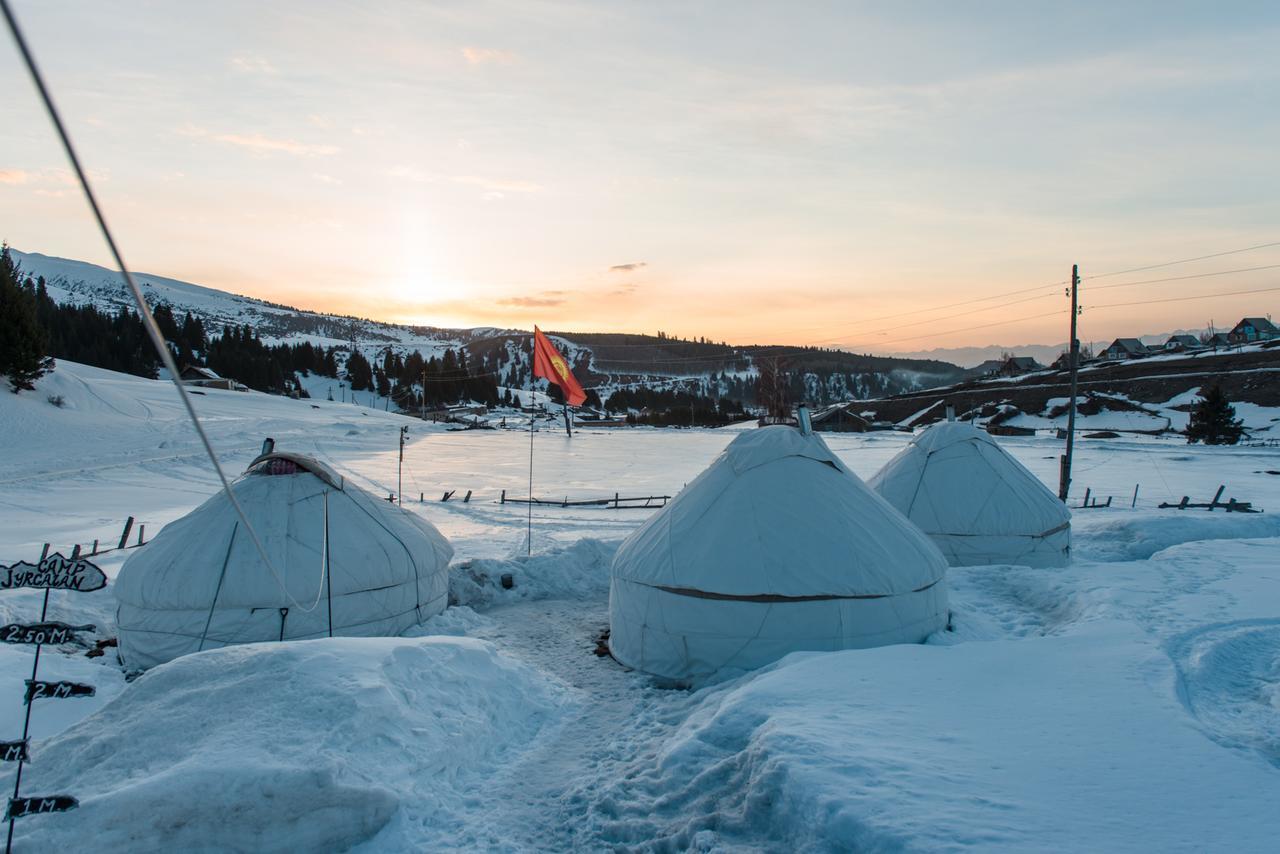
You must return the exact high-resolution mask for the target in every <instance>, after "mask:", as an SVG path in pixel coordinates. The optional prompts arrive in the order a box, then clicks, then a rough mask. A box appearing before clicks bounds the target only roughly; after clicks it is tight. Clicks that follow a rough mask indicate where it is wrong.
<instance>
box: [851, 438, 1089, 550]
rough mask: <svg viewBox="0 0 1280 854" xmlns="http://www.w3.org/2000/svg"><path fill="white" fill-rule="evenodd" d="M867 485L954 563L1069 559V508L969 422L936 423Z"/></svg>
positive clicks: (994, 441)
mask: <svg viewBox="0 0 1280 854" xmlns="http://www.w3.org/2000/svg"><path fill="white" fill-rule="evenodd" d="M867 485H868V486H870V487H871V488H872V489H874V490H875V491H876V492H877V493H879V494H880V495H881V496H882V497H883V498H884V499H885V500H886V501H888V502H889V503H890V504H892V505H893V506H894V507H896V508H897V509H898V510H899V511H901V512H902V514H903V515H905V516H906V517H907V518H908V519H910V520H911V521H912V522H914V523H915V524H916V525H918V526H919V527H920V529H921V530H923V531H924V532H925V533H926V534H928V535H929V536H930V537H931V538H933V541H934V542H935V543H937V544H938V548H940V549H942V553H943V554H944V555H946V557H947V561H948V562H949V563H950V564H951V565H952V566H978V565H983V564H994V563H1003V564H1021V565H1024V566H1063V565H1065V564H1066V563H1067V561H1068V560H1069V559H1070V549H1071V511H1069V510H1067V508H1066V507H1065V506H1064V505H1063V503H1062V502H1061V501H1059V500H1058V498H1057V496H1055V495H1054V494H1053V493H1051V492H1050V491H1049V490H1048V488H1047V487H1046V486H1045V485H1044V484H1043V483H1041V482H1040V480H1039V479H1038V478H1037V477H1036V476H1035V475H1033V474H1032V473H1031V472H1029V471H1027V469H1026V468H1025V467H1024V466H1023V465H1022V463H1020V462H1018V461H1017V460H1015V459H1014V458H1013V457H1012V456H1011V455H1010V454H1009V453H1008V452H1007V451H1005V450H1004V449H1003V448H1001V447H1000V445H999V444H997V442H996V440H995V439H993V438H992V437H991V436H990V435H988V434H987V433H986V432H985V431H983V430H979V429H978V428H976V427H974V426H972V425H971V424H964V423H961V422H958V421H957V422H942V423H940V424H935V425H934V426H932V427H930V428H929V429H927V430H925V431H924V432H923V433H921V434H920V435H919V436H917V437H916V438H915V439H914V440H912V442H911V444H910V445H908V446H907V447H906V448H904V449H903V450H902V451H901V452H900V453H899V454H898V455H897V456H896V457H894V458H893V459H892V460H890V461H889V462H888V463H887V464H886V465H885V467H884V468H882V469H881V470H880V471H879V472H878V473H877V474H876V475H875V476H874V477H872V478H871V480H869V481H868V482H867Z"/></svg>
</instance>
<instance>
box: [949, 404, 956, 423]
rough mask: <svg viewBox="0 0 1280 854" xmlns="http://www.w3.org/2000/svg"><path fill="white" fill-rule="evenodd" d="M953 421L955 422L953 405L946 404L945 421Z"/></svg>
mask: <svg viewBox="0 0 1280 854" xmlns="http://www.w3.org/2000/svg"><path fill="white" fill-rule="evenodd" d="M955 420H956V408H955V405H954V404H951V403H948V404H947V421H955Z"/></svg>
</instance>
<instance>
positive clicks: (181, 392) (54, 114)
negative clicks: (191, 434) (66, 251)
mask: <svg viewBox="0 0 1280 854" xmlns="http://www.w3.org/2000/svg"><path fill="white" fill-rule="evenodd" d="M0 11H3V13H4V18H5V21H6V23H8V25H9V32H10V34H11V35H12V36H13V40H14V43H15V44H16V45H17V46H18V52H19V53H20V54H22V59H23V62H24V63H25V64H26V67H27V73H28V74H29V75H30V77H31V81H32V83H34V84H35V87H36V91H37V93H38V94H39V95H40V100H41V101H42V102H43V103H44V108H45V112H46V113H47V114H48V115H49V121H50V122H51V123H52V124H53V129H54V131H55V132H56V133H57V135H58V140H59V141H60V142H61V143H62V150H63V152H64V153H65V154H66V155H67V160H68V161H69V162H70V164H71V168H72V170H73V171H74V172H75V176H76V180H77V182H78V183H79V184H80V189H81V190H82V191H83V192H84V197H85V201H87V202H88V204H89V209H90V211H91V212H92V213H93V218H94V220H96V222H97V224H98V230H99V231H100V232H102V237H103V240H104V241H106V244H107V248H108V249H109V250H110V252H111V257H112V258H113V259H114V260H115V262H116V266H117V267H119V268H120V275H121V277H122V278H123V279H124V282H125V285H127V286H128V289H129V292H130V293H131V294H132V295H133V300H134V302H135V303H137V306H138V315H139V317H140V318H141V319H142V325H143V327H144V328H145V329H146V330H147V337H148V338H150V339H151V345H152V346H153V347H154V348H155V351H156V353H157V355H159V357H160V364H162V365H163V366H164V368H165V370H167V371H168V372H169V379H170V380H171V381H172V382H173V385H174V388H176V389H177V390H178V398H179V399H180V400H181V401H182V406H183V409H185V410H186V413H187V418H188V419H189V420H190V421H191V424H192V426H193V427H194V428H195V431H196V435H197V436H198V437H199V438H200V444H202V445H203V446H204V450H205V454H207V455H208V457H209V462H210V463H212V464H213V470H214V472H215V473H216V474H217V475H218V480H219V481H220V482H221V483H222V490H223V492H224V493H226V496H227V500H228V501H230V502H231V506H232V508H233V509H234V510H235V512H236V516H237V517H238V518H239V519H240V521H241V522H242V523H243V524H244V526H245V529H246V530H247V531H248V532H249V537H250V539H252V540H253V545H254V547H255V548H256V549H257V550H258V555H259V556H260V557H261V558H262V561H263V563H265V564H266V565H267V569H268V570H270V571H271V574H272V575H273V576H274V577H275V579H276V583H277V584H279V585H280V589H281V591H282V592H283V593H284V595H285V597H286V598H288V599H289V600H290V601H292V600H293V597H292V596H290V595H289V589H288V587H286V586H285V583H284V579H283V578H281V577H280V573H278V572H277V571H276V568H275V565H274V564H272V562H271V559H270V558H269V557H267V549H266V547H265V546H264V545H263V544H262V540H261V538H260V537H259V536H258V532H257V531H255V530H254V528H253V524H252V523H251V522H250V521H249V517H248V516H247V515H246V514H245V512H244V508H242V507H241V506H240V502H239V501H237V500H236V496H235V493H233V492H232V491H231V481H230V480H228V479H227V475H226V472H224V471H223V470H222V464H221V463H219V462H218V455H217V454H216V453H215V452H214V450H213V443H212V442H211V441H210V440H209V435H208V434H207V433H206V432H205V430H204V425H203V424H201V423H200V418H199V416H197V415H196V410H195V406H194V405H193V404H192V402H191V396H190V395H189V394H187V389H186V387H185V386H183V384H182V379H181V376H180V372H179V371H178V365H177V363H176V362H175V361H174V359H173V353H171V352H170V351H169V347H168V345H167V344H166V343H165V340H164V334H163V333H161V331H160V327H159V326H158V325H157V324H156V319H155V316H154V315H153V314H152V313H151V307H150V306H149V305H148V304H147V299H146V297H145V296H144V295H143V293H142V289H141V288H140V287H139V286H138V283H137V281H136V280H135V279H134V277H133V273H132V272H130V271H129V267H128V266H127V265H126V264H125V263H124V256H123V255H122V254H121V252H120V247H119V246H117V245H116V239H115V236H114V235H113V234H112V232H111V228H110V227H109V226H108V225H107V219H106V215H105V214H104V213H103V212H102V208H101V207H100V206H99V204H98V197H97V196H96V195H95V194H94V192H93V187H92V186H91V185H90V184H89V177H88V175H87V174H86V173H85V170H84V167H83V166H82V165H81V163H80V156H79V155H78V154H76V150H75V146H74V145H72V144H71V136H70V134H69V133H68V132H67V128H66V125H64V124H63V122H62V116H61V114H60V113H59V112H58V108H57V107H56V106H55V105H54V103H53V95H52V94H51V93H50V92H49V87H48V86H47V85H46V84H45V81H44V76H43V75H42V74H41V73H40V69H39V67H38V66H37V65H36V59H35V56H34V55H33V54H32V53H31V48H30V47H29V46H28V45H27V40H26V37H25V36H24V35H23V34H22V29H21V28H20V27H19V26H18V19H17V18H16V17H14V14H13V10H12V9H11V8H10V7H9V0H0ZM316 601H317V603H318V602H319V598H318V597H317V599H316ZM294 604H295V605H298V603H297V602H294ZM298 607H299V608H301V605H298ZM303 610H306V609H303Z"/></svg>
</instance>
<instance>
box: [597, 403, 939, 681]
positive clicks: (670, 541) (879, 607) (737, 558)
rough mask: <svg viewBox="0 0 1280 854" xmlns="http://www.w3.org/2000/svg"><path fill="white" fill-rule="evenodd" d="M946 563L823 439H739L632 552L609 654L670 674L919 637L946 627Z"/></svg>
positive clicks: (618, 585)
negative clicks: (806, 652)
mask: <svg viewBox="0 0 1280 854" xmlns="http://www.w3.org/2000/svg"><path fill="white" fill-rule="evenodd" d="M945 572H946V561H945V560H944V559H943V557H942V555H941V554H940V553H939V552H938V550H937V548H936V547H935V546H934V545H933V544H932V543H931V542H930V541H929V539H928V538H927V537H925V536H924V535H923V534H922V533H921V532H920V531H919V530H917V529H916V528H915V527H914V526H912V525H911V524H910V523H908V522H907V521H906V520H905V519H904V518H903V517H902V516H901V515H900V514H899V513H898V512H897V511H895V510H894V509H893V508H892V507H890V506H889V505H888V504H887V503H886V502H885V501H883V500H882V499H880V498H879V497H878V496H876V495H875V493H873V492H872V491H871V490H870V489H868V488H867V486H866V485H865V484H864V483H863V482H862V481H861V480H859V479H858V478H857V476H855V475H854V474H853V473H851V472H850V471H849V470H848V469H847V468H846V467H845V465H844V464H843V463H842V462H840V460H839V459H838V458H837V457H836V456H835V455H834V454H833V453H832V452H831V450H830V449H829V448H828V447H827V446H826V443H825V442H823V441H822V439H821V438H820V437H818V436H817V435H814V434H808V435H806V434H803V433H801V432H800V431H799V430H797V429H795V428H792V427H788V426H772V427H763V428H760V429H757V430H752V431H749V432H745V433H743V434H741V435H740V436H739V437H737V438H736V439H735V440H734V441H733V442H732V443H731V444H730V445H729V447H728V448H726V449H725V451H724V452H723V453H722V454H721V456H720V457H719V458H717V459H716V460H715V462H713V463H712V465H711V466H710V467H709V468H708V469H707V470H706V471H704V472H703V473H702V474H700V475H699V476H698V477H697V478H696V479H694V481H693V482H691V483H690V484H689V485H688V486H687V487H686V488H685V489H684V490H683V491H682V492H681V493H680V494H679V495H678V496H676V498H675V500H673V501H672V502H671V503H670V504H668V505H667V506H666V507H665V508H663V509H662V510H660V511H658V512H657V513H655V514H654V515H653V516H652V517H650V518H649V520H648V521H647V522H646V523H645V524H644V525H642V526H641V527H640V528H639V529H637V530H636V531H635V532H634V533H632V535H631V536H630V537H629V538H628V539H627V540H626V542H624V543H623V544H622V546H621V547H620V548H619V550H618V553H617V555H616V556H615V559H614V563H613V579H612V587H611V592H610V624H611V632H610V641H609V643H610V649H611V650H612V652H613V654H614V656H615V657H616V658H618V659H619V660H620V661H622V662H623V663H625V664H628V665H630V666H633V667H636V668H638V669H640V670H644V671H646V672H649V673H653V674H656V675H659V676H663V677H667V678H670V679H676V680H684V679H697V678H701V677H705V676H709V675H711V674H713V673H715V672H717V671H719V670H721V669H723V668H735V669H750V668H752V667H758V666H760V665H762V664H765V663H768V662H769V661H772V660H774V659H776V658H778V657H780V656H781V655H785V654H786V653H787V652H791V651H793V650H796V649H819V650H825V649H843V648H850V647H860V646H874V645H879V644H882V643H896V642H904V641H908V642H916V641H920V640H923V639H924V638H925V637H926V636H927V635H929V634H930V633H932V632H934V631H936V630H938V629H940V628H942V627H943V626H944V625H945V623H946V587H945V580H944V576H945Z"/></svg>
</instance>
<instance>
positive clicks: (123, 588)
mask: <svg viewBox="0 0 1280 854" xmlns="http://www.w3.org/2000/svg"><path fill="white" fill-rule="evenodd" d="M273 459H280V460H288V461H289V462H292V463H295V464H297V465H298V466H299V468H300V469H302V470H303V471H304V472H305V473H307V474H312V475H315V477H306V476H303V473H302V472H299V473H295V474H286V475H276V476H271V475H266V474H260V473H258V472H259V471H260V469H261V467H262V466H263V464H265V463H268V462H270V461H271V460H273ZM231 489H232V491H233V492H234V493H235V496H236V500H237V501H238V502H239V504H240V506H241V508H242V509H243V510H244V512H245V514H246V515H247V516H248V518H249V521H250V522H251V523H252V525H253V527H254V529H255V531H256V532H257V534H258V536H259V537H260V538H261V541H262V543H263V545H264V546H265V548H266V550H267V554H268V556H269V557H270V559H271V562H272V565H273V566H274V568H275V570H276V572H278V573H280V574H281V575H282V576H283V581H284V582H285V584H286V585H287V588H288V591H289V596H291V597H293V598H294V599H296V600H298V601H310V600H312V599H314V598H315V596H316V589H317V587H316V585H317V579H318V578H320V577H321V575H320V567H321V558H322V544H323V539H324V533H323V532H324V528H325V516H326V512H327V526H328V530H329V542H330V549H331V550H332V552H333V554H334V555H335V559H336V558H337V557H338V556H340V555H341V554H346V553H348V552H350V553H358V552H359V551H360V550H361V549H364V550H366V551H369V554H368V555H366V556H365V557H364V558H362V559H360V560H359V561H358V562H357V563H354V564H353V567H358V573H359V576H360V578H359V581H358V582H353V583H357V584H358V585H359V586H360V587H362V588H364V589H376V588H378V587H387V586H390V585H394V584H397V583H399V582H401V581H402V580H403V578H404V577H406V575H409V576H410V577H411V576H412V572H413V571H416V570H413V569H412V567H415V566H417V565H426V564H428V563H429V564H432V565H434V564H435V563H437V562H440V561H442V562H443V563H445V564H447V563H448V561H449V559H450V557H451V556H452V549H451V547H450V546H449V544H448V541H447V540H446V539H445V538H444V537H443V536H442V535H441V534H440V532H439V531H438V530H437V529H436V528H435V526H433V525H432V524H431V523H430V522H428V521H427V520H425V519H423V518H421V517H419V516H417V515H415V514H413V513H410V512H408V511H405V510H402V509H401V508H399V507H397V506H396V505H394V504H389V503H387V502H386V501H383V500H381V499H379V498H377V497H375V496H373V495H371V494H370V493H368V492H367V491H365V490H364V489H361V488H360V487H359V486H357V485H355V484H344V482H343V479H342V478H341V477H340V476H338V475H336V474H334V473H333V472H332V470H330V469H329V468H328V467H327V466H324V465H323V464H321V463H319V462H317V461H315V460H313V459H311V458H308V457H302V456H299V455H294V454H288V453H282V452H275V453H272V454H266V455H263V456H261V457H259V458H257V459H256V460H254V462H253V463H251V464H250V466H249V470H248V472H247V473H246V474H245V475H244V476H243V477H240V478H238V479H237V480H236V481H235V482H234V483H233V484H232V485H231ZM325 493H328V496H327V498H326V497H325ZM326 506H327V511H326ZM241 527H242V526H241V522H240V520H239V517H238V516H237V514H236V513H235V510H234V508H233V507H232V506H231V502H230V501H229V500H228V499H227V496H226V493H225V492H222V491H219V492H217V493H216V494H214V495H213V496H211V497H210V498H209V499H207V500H206V501H205V502H204V503H203V504H201V505H200V506H199V507H197V508H196V509H194V510H192V511H191V512H190V513H188V514H187V515H186V516H183V517H182V518H180V519H177V520H175V521H173V522H171V523H169V524H168V525H166V526H165V527H164V529H163V530H162V531H161V532H160V534H159V535H158V536H157V537H156V538H155V539H154V540H152V541H151V542H150V543H148V545H147V548H146V549H143V550H140V551H139V552H137V553H136V554H134V555H132V556H131V557H130V558H129V560H128V561H127V562H126V565H125V568H124V569H123V570H122V571H121V573H120V576H119V577H118V579H117V581H116V584H115V594H116V598H117V599H119V600H120V601H122V602H127V603H129V604H132V605H136V606H139V607H150V608H161V609H189V608H207V607H208V605H209V603H210V602H211V601H213V599H214V597H215V596H216V597H217V601H218V602H219V603H221V604H225V605H230V606H236V605H241V604H254V603H255V602H257V601H258V600H261V599H264V598H265V599H267V600H271V599H273V598H278V597H279V589H280V584H281V579H280V578H277V577H275V576H274V575H273V573H272V572H270V571H269V570H268V568H267V567H266V566H265V565H264V564H263V563H262V560H261V558H260V556H259V555H258V553H257V550H256V548H255V547H254V545H253V543H252V539H251V538H250V537H249V536H248V535H247V533H246V532H245V531H243V530H241ZM302 531H306V534H305V536H304V535H302V534H301V533H300V532H302ZM232 544H234V552H233V551H232ZM375 556H377V557H378V558H379V559H373V558H374V557H375ZM224 567H225V568H226V569H227V578H226V580H225V583H224V582H223V580H222V574H223V569H224ZM338 581H339V579H338V578H337V577H336V573H335V579H334V583H335V584H336V583H338ZM219 589H220V592H219ZM335 592H341V591H335Z"/></svg>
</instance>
